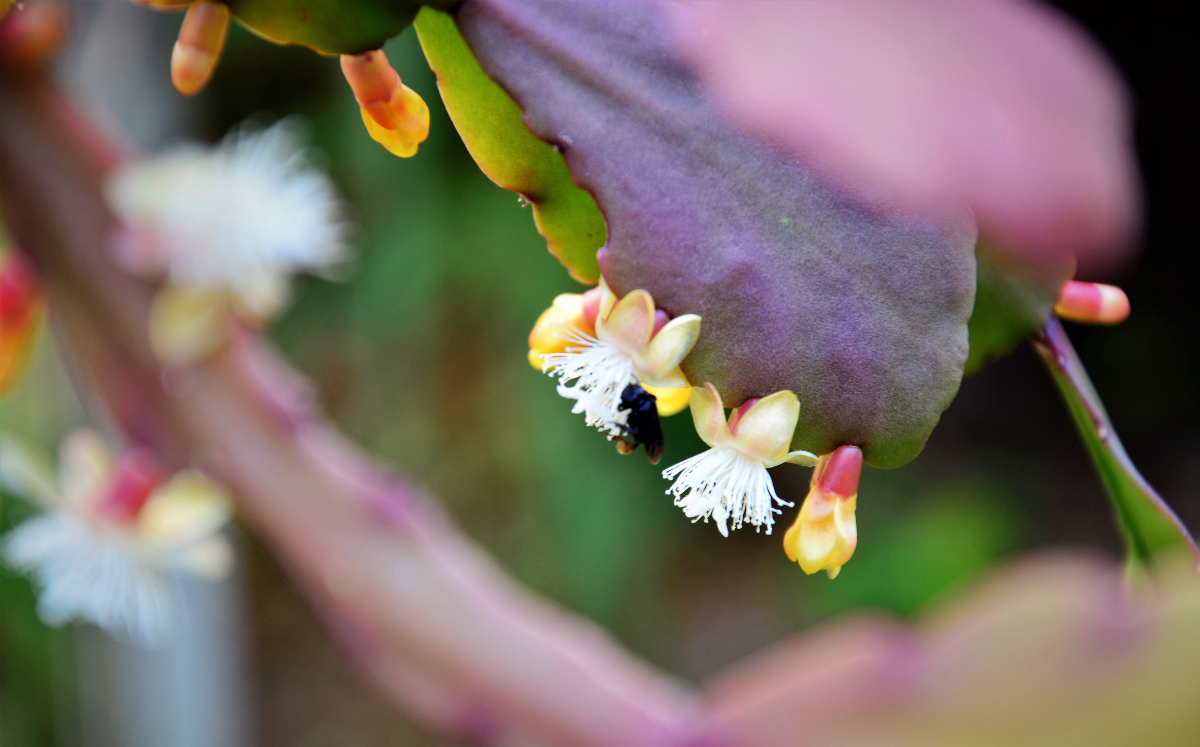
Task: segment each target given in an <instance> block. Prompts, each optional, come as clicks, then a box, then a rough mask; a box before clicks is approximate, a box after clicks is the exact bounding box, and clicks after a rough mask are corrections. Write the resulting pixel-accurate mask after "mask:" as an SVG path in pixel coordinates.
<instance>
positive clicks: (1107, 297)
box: [1054, 280, 1129, 324]
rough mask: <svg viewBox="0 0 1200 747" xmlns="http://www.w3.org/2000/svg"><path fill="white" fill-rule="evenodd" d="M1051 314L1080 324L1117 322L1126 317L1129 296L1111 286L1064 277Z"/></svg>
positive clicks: (1127, 314)
mask: <svg viewBox="0 0 1200 747" xmlns="http://www.w3.org/2000/svg"><path fill="white" fill-rule="evenodd" d="M1054 313H1055V314H1058V315H1059V316H1060V317H1062V318H1063V319H1069V320H1071V321H1073V322H1083V323H1084V324H1120V323H1121V322H1123V321H1125V320H1126V319H1127V318H1128V317H1129V298H1128V297H1127V296H1126V295H1125V291H1123V290H1121V289H1120V288H1118V287H1116V286H1113V285H1104V284H1103V283H1081V282H1079V281H1078V280H1068V281H1067V282H1066V284H1065V285H1063V287H1062V292H1061V293H1060V295H1059V298H1058V303H1057V304H1055V305H1054Z"/></svg>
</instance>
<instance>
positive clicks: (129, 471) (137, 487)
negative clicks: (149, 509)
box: [96, 448, 165, 523]
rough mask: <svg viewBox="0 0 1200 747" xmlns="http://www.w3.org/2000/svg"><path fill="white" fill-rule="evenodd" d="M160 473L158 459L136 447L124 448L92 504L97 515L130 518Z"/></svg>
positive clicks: (120, 520) (156, 483)
mask: <svg viewBox="0 0 1200 747" xmlns="http://www.w3.org/2000/svg"><path fill="white" fill-rule="evenodd" d="M164 477H165V473H164V471H163V469H162V467H161V465H160V464H159V463H158V460H157V459H155V458H154V456H153V455H152V454H150V453H149V452H148V451H146V450H144V449H139V448H131V449H128V450H126V451H125V453H124V454H122V455H121V460H120V461H119V462H118V463H117V468H116V470H115V471H114V472H113V476H112V479H111V480H110V481H109V484H108V487H107V489H106V491H105V493H104V495H103V496H102V497H101V499H100V502H99V503H98V504H97V505H96V513H97V515H99V516H102V517H104V518H105V519H108V520H109V521H112V522H115V523H124V522H128V521H132V520H133V519H134V517H136V516H137V515H138V512H139V511H141V510H142V506H144V505H146V501H147V500H149V499H150V495H151V494H152V493H153V492H154V489H155V488H157V487H158V486H159V484H160V483H161V482H162V481H163V478H164Z"/></svg>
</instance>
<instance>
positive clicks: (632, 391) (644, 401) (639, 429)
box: [617, 384, 663, 464]
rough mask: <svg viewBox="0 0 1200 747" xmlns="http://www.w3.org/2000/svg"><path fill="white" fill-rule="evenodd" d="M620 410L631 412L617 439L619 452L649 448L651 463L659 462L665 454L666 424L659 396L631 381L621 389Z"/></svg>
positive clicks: (625, 452) (621, 411) (647, 449)
mask: <svg viewBox="0 0 1200 747" xmlns="http://www.w3.org/2000/svg"><path fill="white" fill-rule="evenodd" d="M618 412H620V413H628V416H627V417H626V418H625V422H624V423H623V424H621V426H620V428H621V436H620V438H618V439H617V451H619V452H621V453H622V454H632V453H633V452H635V451H637V447H638V446H645V447H646V456H647V457H648V458H649V459H650V463H651V464H658V460H660V459H662V453H663V432H662V423H661V422H660V421H659V419H658V398H657V397H655V396H654V395H653V394H651V393H650V392H647V391H646V390H645V389H643V388H641V387H640V386H638V385H637V384H630V385H629V386H627V387H625V389H624V390H623V391H622V392H621V406H620V408H619V409H618Z"/></svg>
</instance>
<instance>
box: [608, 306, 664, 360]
mask: <svg viewBox="0 0 1200 747" xmlns="http://www.w3.org/2000/svg"><path fill="white" fill-rule="evenodd" d="M653 331H654V300H653V299H652V298H650V294H649V293H647V292H646V291H644V290H635V291H630V292H629V293H627V294H626V295H625V297H624V298H622V299H621V300H620V301H617V304H616V305H615V306H613V309H612V311H611V312H609V314H608V316H606V317H598V318H597V319H596V337H597V338H599V339H600V340H601V341H602V342H606V343H608V344H610V345H612V346H614V347H616V348H617V349H618V350H621V351H623V352H625V353H628V354H629V355H631V356H638V355H641V354H642V353H643V352H644V351H645V349H646V346H647V345H648V344H649V343H650V334H651V333H652V332H653Z"/></svg>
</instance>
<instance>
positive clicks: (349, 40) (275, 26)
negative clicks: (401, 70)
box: [226, 0, 454, 55]
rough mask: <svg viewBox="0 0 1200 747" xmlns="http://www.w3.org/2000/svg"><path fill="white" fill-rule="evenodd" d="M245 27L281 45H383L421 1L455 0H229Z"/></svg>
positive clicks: (445, 1)
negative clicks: (419, 0)
mask: <svg viewBox="0 0 1200 747" xmlns="http://www.w3.org/2000/svg"><path fill="white" fill-rule="evenodd" d="M226 4H227V5H228V6H229V9H230V11H232V13H233V17H234V18H236V19H238V21H240V22H241V23H242V25H243V26H245V27H246V28H248V29H249V30H250V31H252V32H254V33H255V34H257V35H259V36H261V37H263V38H264V39H266V40H267V41H271V42H274V43H276V44H300V45H302V46H305V47H309V48H310V49H314V50H316V51H317V52H320V53H322V54H328V55H334V54H361V53H363V52H368V51H370V50H372V49H379V48H380V47H382V46H383V43H384V42H386V41H387V40H388V39H390V38H392V37H393V36H396V35H397V34H399V33H400V32H401V31H404V29H406V28H408V26H409V25H410V24H411V23H412V21H413V18H415V17H416V15H417V11H418V10H420V9H421V6H422V5H433V6H435V7H442V8H448V7H450V6H452V5H454V2H452V1H451V0H442V1H441V2H437V1H434V0H427V2H418V1H417V0H227V2H226Z"/></svg>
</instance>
